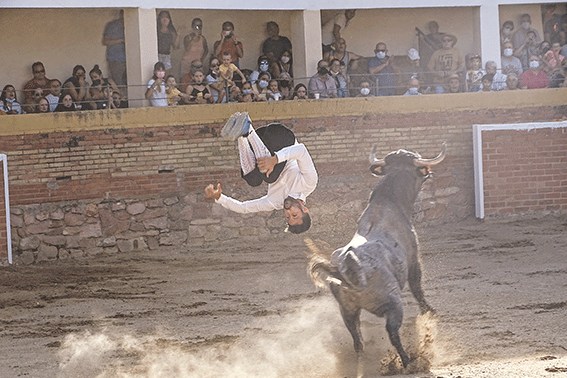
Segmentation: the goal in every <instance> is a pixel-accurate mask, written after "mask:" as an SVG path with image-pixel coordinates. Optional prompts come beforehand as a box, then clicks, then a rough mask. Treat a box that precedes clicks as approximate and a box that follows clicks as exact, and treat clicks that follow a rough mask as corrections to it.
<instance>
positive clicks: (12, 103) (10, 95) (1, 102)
mask: <svg viewBox="0 0 567 378" xmlns="http://www.w3.org/2000/svg"><path fill="white" fill-rule="evenodd" d="M0 110H2V111H3V112H5V113H6V114H22V113H24V111H23V110H22V106H21V105H20V103H19V102H18V98H17V97H16V88H14V86H13V85H12V84H8V85H5V86H4V88H3V89H2V94H1V95H0Z"/></svg>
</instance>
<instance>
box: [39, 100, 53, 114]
mask: <svg viewBox="0 0 567 378" xmlns="http://www.w3.org/2000/svg"><path fill="white" fill-rule="evenodd" d="M37 112H38V113H51V110H49V101H48V100H47V99H46V98H45V97H42V98H40V99H39V102H38V103H37Z"/></svg>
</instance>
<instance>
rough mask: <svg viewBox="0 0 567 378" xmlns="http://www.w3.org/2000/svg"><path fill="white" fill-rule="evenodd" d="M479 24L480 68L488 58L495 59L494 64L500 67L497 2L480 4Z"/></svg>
mask: <svg viewBox="0 0 567 378" xmlns="http://www.w3.org/2000/svg"><path fill="white" fill-rule="evenodd" d="M479 25H480V30H479V34H480V46H481V51H480V53H481V56H482V68H484V66H485V64H486V62H487V61H489V60H493V61H495V62H496V66H497V67H498V68H500V67H501V66H502V65H501V63H502V62H501V59H500V57H501V52H500V17H499V12H498V3H497V2H494V3H488V2H486V3H485V4H484V5H481V6H480V11H479ZM475 34H476V33H475Z"/></svg>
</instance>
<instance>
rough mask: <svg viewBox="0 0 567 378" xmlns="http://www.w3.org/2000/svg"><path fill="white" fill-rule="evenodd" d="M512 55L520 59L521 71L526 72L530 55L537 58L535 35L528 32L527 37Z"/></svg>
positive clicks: (537, 47) (537, 48)
mask: <svg viewBox="0 0 567 378" xmlns="http://www.w3.org/2000/svg"><path fill="white" fill-rule="evenodd" d="M514 55H515V56H517V57H518V58H519V59H520V62H521V63H522V70H524V71H527V70H528V69H529V68H530V67H529V59H530V57H531V56H532V55H538V56H539V43H538V42H537V38H536V34H535V33H534V32H533V31H529V32H528V34H527V37H526V39H525V41H524V43H522V45H521V46H520V47H518V48H517V49H515V50H514Z"/></svg>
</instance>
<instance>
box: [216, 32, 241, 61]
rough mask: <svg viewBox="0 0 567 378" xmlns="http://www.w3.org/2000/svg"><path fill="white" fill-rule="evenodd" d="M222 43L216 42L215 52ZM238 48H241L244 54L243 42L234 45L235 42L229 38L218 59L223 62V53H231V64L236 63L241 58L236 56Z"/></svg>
mask: <svg viewBox="0 0 567 378" xmlns="http://www.w3.org/2000/svg"><path fill="white" fill-rule="evenodd" d="M219 43H220V41H216V42H215V46H214V47H215V50H216V48H217V46H218V45H219ZM236 46H238V47H240V50H242V52H243V53H244V47H243V46H242V42H240V41H238V43H236V44H235V43H234V40H233V39H232V38H227V39H225V40H224V42H223V44H222V46H221V51H220V54H219V55H217V58H219V60H220V61H221V62H222V53H223V52H225V51H228V52H229V53H230V57H231V60H230V62H231V63H234V62H236V61H237V60H238V58H239V56H238V55H237V54H236Z"/></svg>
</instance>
